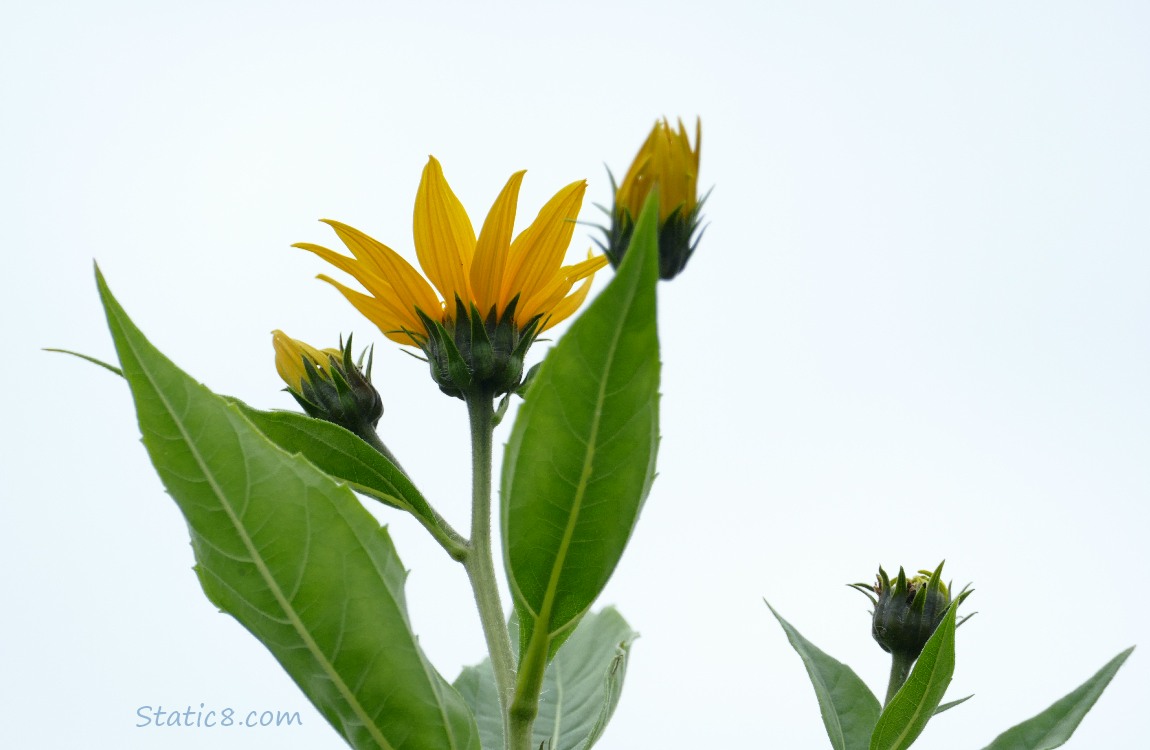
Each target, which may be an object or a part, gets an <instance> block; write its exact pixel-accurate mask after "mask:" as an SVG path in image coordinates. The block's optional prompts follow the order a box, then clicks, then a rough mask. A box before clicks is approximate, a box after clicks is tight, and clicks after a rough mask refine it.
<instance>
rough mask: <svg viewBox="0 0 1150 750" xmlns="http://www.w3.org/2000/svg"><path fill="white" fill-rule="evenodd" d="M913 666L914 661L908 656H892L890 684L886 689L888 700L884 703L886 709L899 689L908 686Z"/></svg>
mask: <svg viewBox="0 0 1150 750" xmlns="http://www.w3.org/2000/svg"><path fill="white" fill-rule="evenodd" d="M913 666H914V659H912V658H910V657H907V656H906V655H899V654H891V655H890V682H889V683H888V684H887V687H886V700H885V701H883V702H882V705H883V706H884V707H885V706H886V705H887V704H889V703H890V700H891V698H893V697H894V694H895V693H897V692H898V691H899V688H901V687H902V686H903V685H904V684H906V678H907V677H909V676H910V668H911V667H913Z"/></svg>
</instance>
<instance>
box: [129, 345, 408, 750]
mask: <svg viewBox="0 0 1150 750" xmlns="http://www.w3.org/2000/svg"><path fill="white" fill-rule="evenodd" d="M122 332H123V329H122V328H121V333H122ZM123 341H124V343H125V345H127V347H128V348H129V349H130V350H131V351H132V354H133V355H134V356H135V358H136V364H137V365H138V366H139V368H140V372H142V373H143V374H144V377H145V378H147V379H148V383H149V384H150V385H151V387H152V391H153V393H155V394H156V396H157V397H158V398H159V400H160V402H161V403H163V405H164V409H165V410H166V411H167V412H168V415H169V417H170V418H171V420H172V423H173V424H175V425H176V429H178V430H179V431H180V435H181V437H182V438H183V441H184V443H185V444H186V445H187V446H188V450H189V452H190V453H191V455H192V456H193V457H194V458H195V461H196V463H197V465H199V467H200V470H201V471H202V472H203V475H204V477H205V479H206V481H207V482H208V485H209V486H210V487H211V489H212V492H213V493H214V494H215V496H216V498H217V499H218V500H219V503H220V507H222V508H223V509H224V512H225V513H227V516H228V519H229V521H230V522H231V524H232V527H233V528H234V529H235V531H236V533H237V534H238V535H239V537H240V540H241V542H242V543H243V545H244V547H245V548H246V549H247V551H248V555H249V556H250V557H251V559H252V562H253V563H254V564H255V566H256V569H257V570H258V571H259V573H260V577H261V578H262V579H263V580H264V583H265V584H266V585H267V587H268V590H269V591H271V592H272V595H273V596H274V597H275V599H276V602H277V603H278V604H279V605H280V608H281V609H282V610H283V611H284V614H285V615H286V616H287V618H288V621H289V622H290V623H291V625H292V628H293V629H294V630H295V631H296V633H297V635H299V637H300V638H301V639H302V640H303V642H304V645H305V646H306V647H307V649H308V651H309V652H310V653H311V654H312V656H313V658H315V660H316V661H317V662H318V663H319V664H320V667H321V668H322V669H323V671H324V672H325V673H326V674H327V675H328V677H329V679H331V680H332V683H333V684H335V686H336V688H337V689H338V690H339V693H340V695H341V696H342V697H343V698H344V700H345V701H346V702H347V704H348V706H350V707H351V709H352V710H353V711H354V712H355V714H356V716H357V717H358V718H359V719H360V721H361V722H362V723H363V726H364V727H366V728H367V730H368V732H369V733H370V734H371V736H372V739H374V740H375V741H376V742H377V743H378V744H379V745H380V746H381V747H383V748H385V749H386V750H394V746H393V745H392V744H391V743H390V742H388V741H387V738H386V737H384V736H383V734H382V733H381V732H380V730H379V727H377V726H376V725H375V722H374V721H373V720H372V719H371V718H370V716H369V715H368V714H367V712H366V710H365V709H364V707H363V705H362V704H360V702H359V700H358V699H357V698H356V696H355V694H354V693H353V692H352V691H351V690H350V688H349V687H348V686H347V683H345V682H344V680H343V678H342V676H341V675H340V674H339V672H338V671H337V670H336V669H335V666H334V665H333V664H332V663H331V662H330V661H329V660H328V659H327V657H326V656H325V655H324V654H323V652H322V651H321V650H320V648H319V644H317V643H316V642H315V639H313V638H312V637H311V634H310V633H309V632H308V631H307V629H306V628H305V627H304V625H303V622H302V620H300V619H299V616H298V614H297V613H296V612H295V610H294V609H293V608H292V607H291V606H290V603H289V602H288V601H287V599H286V598H285V596H284V593H283V591H282V590H281V589H280V587H279V585H278V583H277V582H276V580H275V578H274V576H272V575H271V571H270V570H269V569H268V567H267V565H266V564H265V563H264V561H263V558H262V557H261V556H260V554H259V552H258V550H257V548H256V546H255V544H254V542H253V541H252V539H251V537H250V536H249V535H248V533H247V530H246V529H245V528H244V527H243V525H242V524H241V523H240V522H239V518H238V516H237V515H236V513H235V510H234V509H233V508H232V507H231V505H230V504H229V503H228V502H227V496H226V495H225V494H224V492H223V491H222V488H221V487H220V486H219V485H218V484H217V482H216V480H215V476H214V474H213V473H212V472H210V471H209V470H208V467H207V465H206V464H205V463H204V461H203V458H202V457H201V455H200V452H199V450H197V449H196V446H195V443H193V442H192V440H191V436H190V435H189V434H188V432H187V430H186V429H184V424H183V422H182V421H181V420H180V418H179V417H177V416H176V412H175V409H173V407H172V404H171V403H170V402H169V401H168V398H167V396H166V394H164V392H163V391H162V390H161V389H160V387H159V385H158V383H157V382H156V380H155V378H154V377H153V375H152V373H151V372H150V371H149V370H148V368H147V367H145V365H144V360H143V359H142V358H141V356H140V352H139V351H137V349H136V347H135V346H134V345H133V343H132V342H131V341H130V340H129V338H128V337H127V336H123ZM227 408H229V409H230V410H232V413H233V414H234V415H236V416H239V417H240V419H243V418H244V417H243V415H241V414H239V411H238V409H236V407H235V406H234V405H232V404H228V405H227ZM253 429H254V428H253ZM250 486H251V483H250V482H248V487H249V489H250Z"/></svg>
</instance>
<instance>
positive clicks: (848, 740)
mask: <svg viewBox="0 0 1150 750" xmlns="http://www.w3.org/2000/svg"><path fill="white" fill-rule="evenodd" d="M763 601H765V602H766V600H765V599H764V600H763ZM766 604H767V607H768V608H769V609H770V610H771V613H772V614H774V616H775V619H777V620H778V621H779V624H780V625H782V626H783V631H784V632H785V633H786V634H787V640H788V641H790V642H791V646H792V647H793V648H794V649H795V651H796V652H797V653H798V655H799V656H800V657H801V658H802V660H803V666H805V667H806V668H807V674H808V675H810V678H811V684H812V685H813V686H814V688H815V697H816V698H818V701H819V711H821V712H822V715H823V725H824V726H826V728H827V736H828V737H829V738H830V741H831V747H833V748H834V750H867V748H868V747H869V746H870V737H871V732H873V731H874V727H875V723H876V722H877V721H878V717H879V714H880V713H881V712H882V704H880V703H879V701H878V698H876V697H875V696H874V693H872V692H871V691H870V688H868V687H867V686H866V683H865V682H863V681H862V680H861V679H859V676H858V675H857V674H855V672H854V670H853V669H851V668H850V667H848V666H847V665H846V664H843V663H842V662H841V661H838V660H837V659H835V658H833V657H831V656H828V655H827V654H826V653H824V652H823V651H821V650H819V648H818V647H817V646H815V645H814V644H813V643H811V642H810V641H808V640H807V639H806V638H803V636H802V635H801V634H800V633H799V631H797V630H795V628H794V627H793V626H792V625H791V624H790V623H789V622H787V621H786V620H784V619H783V618H782V616H781V615H780V614H779V613H778V612H776V611H775V608H774V607H772V606H771V603H770V602H766Z"/></svg>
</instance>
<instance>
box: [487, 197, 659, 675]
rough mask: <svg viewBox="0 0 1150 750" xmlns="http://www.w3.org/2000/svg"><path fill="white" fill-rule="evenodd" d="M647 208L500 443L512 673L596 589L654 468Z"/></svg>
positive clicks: (653, 263)
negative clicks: (610, 275) (503, 445)
mask: <svg viewBox="0 0 1150 750" xmlns="http://www.w3.org/2000/svg"><path fill="white" fill-rule="evenodd" d="M648 209H649V210H645V211H644V213H643V215H642V216H641V217H640V219H639V225H638V227H637V228H636V230H635V235H634V239H633V241H632V244H631V247H630V250H629V251H628V253H627V256H626V259H625V260H624V262H623V264H622V265H621V266H620V268H619V272H618V274H616V276H615V278H614V279H613V280H612V281H611V283H610V284H609V285H608V286H607V287H606V289H604V290H603V292H602V293H600V295H599V296H598V298H596V299H595V301H594V302H593V303H592V304H591V305H590V306H589V307H588V308H587V309H586V310H585V311H584V312H583V313H582V314H581V315H580V316H579V318H578V319H577V320H576V321H575V322H574V324H573V325H572V326H571V328H570V329H569V330H568V331H567V333H566V335H564V336H563V337H562V338H561V339H560V340H559V342H558V344H556V346H555V347H554V348H553V349H552V350H551V352H550V353H549V354H548V356H547V357H546V359H545V360H544V362H543V364H542V366H541V367H540V368H539V371H538V374H537V375H536V376H535V378H534V381H533V382H532V384H531V387H530V389H529V390H528V391H527V394H526V398H525V401H524V403H523V405H522V406H521V407H520V409H519V413H518V415H517V417H516V420H515V426H514V428H513V430H512V432H511V438H510V440H509V442H508V444H507V449H506V452H505V456H504V462H503V476H502V514H501V518H502V532H503V544H504V563H505V567H506V570H507V575H508V578H509V581H510V585H511V592H512V596H513V598H514V601H515V609H516V612H517V613H518V615H519V623H520V629H521V631H522V632H521V636H520V653H521V654H522V657H521V660H520V665H521V668H520V685H526V684H527V683H528V682H533V681H534V682H536V684H537V681H538V680H539V679H542V674H543V667H544V666H545V664H546V661H547V660H548V659H549V658H550V656H551V655H552V654H554V652H555V650H556V649H557V648H558V646H559V645H560V644H561V643H562V642H563V640H564V639H565V638H566V637H567V635H569V634H570V632H571V630H572V629H573V628H574V626H575V625H576V623H578V621H579V618H580V617H582V616H583V613H585V612H586V611H587V610H588V608H589V607H590V606H591V603H592V602H593V601H594V600H595V598H596V597H597V596H598V595H599V592H600V591H602V589H603V586H604V585H605V584H606V583H607V579H608V578H609V577H610V576H611V573H612V572H613V571H614V569H615V566H616V565H617V564H618V562H619V558H620V557H621V556H622V554H623V549H624V547H625V546H626V544H627V541H628V539H630V537H631V531H632V529H633V528H634V525H635V522H636V520H637V519H638V515H639V511H640V509H641V507H642V505H643V501H644V499H645V498H646V496H647V492H648V491H649V489H650V487H651V482H652V481H653V478H654V470H655V453H656V448H657V443H658V388H659V340H658V335H657V331H656V319H655V317H656V316H655V284H656V282H657V281H658V264H657V255H658V248H657V245H656V239H655V227H656V222H657V216H656V207H655V205H654V203H652V204H651V205H650V206H648Z"/></svg>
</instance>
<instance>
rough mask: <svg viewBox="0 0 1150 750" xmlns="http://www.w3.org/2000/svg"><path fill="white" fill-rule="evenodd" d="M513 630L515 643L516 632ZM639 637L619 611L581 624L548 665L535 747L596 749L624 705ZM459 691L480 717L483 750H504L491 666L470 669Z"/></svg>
mask: <svg viewBox="0 0 1150 750" xmlns="http://www.w3.org/2000/svg"><path fill="white" fill-rule="evenodd" d="M511 630H512V633H513V637H514V633H515V631H516V628H515V627H512V628H511ZM636 636H637V633H635V632H634V631H633V630H631V627H630V626H629V625H627V622H626V621H625V620H624V619H623V617H622V616H621V615H620V614H619V613H618V612H617V611H616V610H615V609H614V608H610V607H608V608H607V609H604V610H602V611H601V612H598V613H595V614H589V615H587V616H586V617H584V618H583V619H582V620H580V622H579V626H578V627H577V628H576V629H575V632H574V633H573V634H572V636H571V638H570V639H568V640H567V642H566V643H564V644H563V646H562V648H560V649H559V652H558V653H557V654H556V655H555V658H554V659H553V660H552V661H551V663H550V664H548V665H547V671H546V673H545V675H544V678H543V690H542V693H541V696H540V699H539V717H538V718H537V719H536V721H535V727H534V730H533V739H532V747H539V746H540V745H541V744H542V745H543V746H544V747H547V748H551V750H588V748H590V747H591V746H592V745H594V743H595V742H596V741H597V740H598V739H599V737H600V736H602V734H603V730H604V729H605V728H606V726H607V722H608V720H609V719H610V718H611V715H612V714H613V713H614V711H615V706H616V705H618V703H619V696H620V693H621V692H622V689H623V677H624V675H625V673H626V671H627V655H628V652H629V651H630V648H631V643H632V641H634V639H635V638H636ZM455 688H456V690H458V691H459V693H460V694H461V695H462V696H463V698H464V700H466V701H467V703H468V705H469V706H471V710H472V712H473V713H474V714H475V717H476V721H477V723H478V725H479V733H480V736H481V737H482V739H483V750H503V722H502V719H501V717H500V715H499V699H498V696H497V694H496V687H495V676H494V675H493V674H492V672H491V661H490V660H489V659H484V660H483V662H482V663H480V664H478V665H477V666H474V667H467V668H465V669H464V670H463V672H462V673H460V675H459V677H458V678H457V679H456V680H455Z"/></svg>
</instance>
